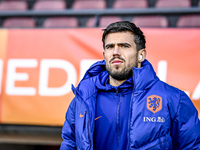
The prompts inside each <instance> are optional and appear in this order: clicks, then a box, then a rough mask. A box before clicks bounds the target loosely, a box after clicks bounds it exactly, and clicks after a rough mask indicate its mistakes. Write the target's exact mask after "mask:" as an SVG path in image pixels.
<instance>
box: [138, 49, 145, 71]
mask: <svg viewBox="0 0 200 150" xmlns="http://www.w3.org/2000/svg"><path fill="white" fill-rule="evenodd" d="M145 59H146V49H141V50H139V52H138V68H141V66H142V62H143V61H144V60H145Z"/></svg>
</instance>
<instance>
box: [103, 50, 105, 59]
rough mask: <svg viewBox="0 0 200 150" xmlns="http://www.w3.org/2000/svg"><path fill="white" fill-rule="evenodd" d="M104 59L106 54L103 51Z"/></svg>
mask: <svg viewBox="0 0 200 150" xmlns="http://www.w3.org/2000/svg"><path fill="white" fill-rule="evenodd" d="M103 58H104V59H105V52H104V51H103Z"/></svg>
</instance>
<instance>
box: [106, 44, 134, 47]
mask: <svg viewBox="0 0 200 150" xmlns="http://www.w3.org/2000/svg"><path fill="white" fill-rule="evenodd" d="M113 45H115V44H113V43H110V44H106V46H105V47H108V46H113ZM117 45H127V46H130V47H131V44H129V43H117Z"/></svg>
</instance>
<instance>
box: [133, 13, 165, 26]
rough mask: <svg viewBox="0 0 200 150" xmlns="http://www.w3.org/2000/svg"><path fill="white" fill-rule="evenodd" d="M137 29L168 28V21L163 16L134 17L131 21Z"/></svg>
mask: <svg viewBox="0 0 200 150" xmlns="http://www.w3.org/2000/svg"><path fill="white" fill-rule="evenodd" d="M132 22H133V23H135V24H136V25H137V26H139V27H162V28H165V27H168V24H169V23H168V20H167V18H166V17H164V16H136V17H134V18H133V20H132Z"/></svg>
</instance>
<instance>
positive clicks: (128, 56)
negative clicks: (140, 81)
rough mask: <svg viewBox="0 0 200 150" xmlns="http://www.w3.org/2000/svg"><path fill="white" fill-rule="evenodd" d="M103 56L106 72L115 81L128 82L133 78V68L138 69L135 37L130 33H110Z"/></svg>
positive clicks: (106, 39)
mask: <svg viewBox="0 0 200 150" xmlns="http://www.w3.org/2000/svg"><path fill="white" fill-rule="evenodd" d="M103 55H104V59H105V61H106V70H107V71H108V73H109V74H110V76H111V77H112V78H113V79H116V80H126V79H128V78H130V77H131V76H132V67H138V52H137V50H136V45H135V43H134V35H133V34H132V33H131V32H129V31H127V32H116V33H109V34H108V35H107V36H106V38H105V50H104V52H103Z"/></svg>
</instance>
